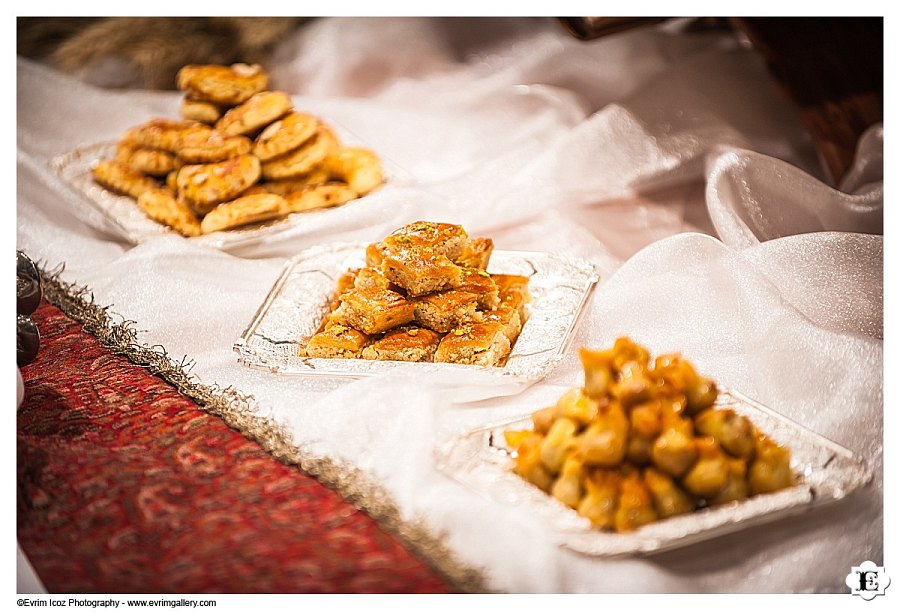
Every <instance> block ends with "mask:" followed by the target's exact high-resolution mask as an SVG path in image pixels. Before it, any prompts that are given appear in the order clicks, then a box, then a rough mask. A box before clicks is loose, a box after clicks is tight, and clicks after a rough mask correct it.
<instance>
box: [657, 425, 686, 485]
mask: <svg viewBox="0 0 900 615" xmlns="http://www.w3.org/2000/svg"><path fill="white" fill-rule="evenodd" d="M650 458H651V459H652V460H653V463H654V464H655V465H656V467H657V468H659V469H660V470H662V471H663V472H665V473H666V474H668V475H669V476H674V477H676V478H677V477H679V476H681V475H682V474H684V473H685V472H687V471H688V469H689V468H690V467H691V466H692V465H694V462H695V461H696V460H697V445H696V444H695V442H694V438H693V437H692V436H691V435H690V434H688V433H685V430H684V429H678V428H676V427H669V428H667V429H665V430H664V431H663V432H662V433H661V434H660V435H659V437H658V438H656V440H654V442H653V447H652V449H651V451H650Z"/></svg>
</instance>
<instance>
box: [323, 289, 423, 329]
mask: <svg viewBox="0 0 900 615" xmlns="http://www.w3.org/2000/svg"><path fill="white" fill-rule="evenodd" d="M334 316H335V318H336V319H337V320H338V321H339V322H341V323H342V324H344V325H347V326H349V327H353V328H354V329H359V330H360V331H362V332H363V333H367V334H369V335H372V334H375V333H382V332H384V331H387V330H388V329H392V328H393V327H399V326H400V325H405V324H407V323H409V322H411V321H412V319H413V317H414V316H415V310H414V308H413V305H412V303H410V302H409V301H407V300H406V298H405V297H404V296H403V295H400V294H398V293H395V292H393V291H390V290H377V289H370V288H355V289H353V290H351V291H349V292H347V293H345V294H344V295H343V296H342V297H341V306H340V307H339V308H338V309H337V311H335V313H334Z"/></svg>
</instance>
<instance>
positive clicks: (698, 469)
mask: <svg viewBox="0 0 900 615" xmlns="http://www.w3.org/2000/svg"><path fill="white" fill-rule="evenodd" d="M696 443H697V455H698V456H697V463H695V464H694V466H693V467H692V468H691V469H690V470H688V472H687V474H685V475H684V477H683V478H682V480H681V482H682V484H683V485H684V486H685V488H686V489H687V490H688V491H690V492H691V493H693V494H694V495H697V496H700V497H704V498H711V497H713V496H715V495H716V494H717V493H718V492H719V491H721V490H722V488H723V487H724V486H725V482H726V481H727V480H728V461H727V459H726V458H725V453H723V452H722V449H721V448H720V447H719V444H718V442H716V439H715V438H711V437H709V436H705V437H703V438H697V439H696Z"/></svg>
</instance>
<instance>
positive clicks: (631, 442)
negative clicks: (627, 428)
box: [625, 430, 655, 466]
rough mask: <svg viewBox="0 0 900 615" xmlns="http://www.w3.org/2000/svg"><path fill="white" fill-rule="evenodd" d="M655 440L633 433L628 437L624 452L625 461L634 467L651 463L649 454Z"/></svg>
mask: <svg viewBox="0 0 900 615" xmlns="http://www.w3.org/2000/svg"><path fill="white" fill-rule="evenodd" d="M654 439H655V438H648V437H646V436H641V435H639V434H636V433H634V431H633V430H632V432H631V435H630V436H629V437H628V448H627V450H626V451H625V459H627V460H628V461H629V462H630V463H632V464H634V465H636V466H645V465H647V464H648V463H650V462H651V461H652V456H651V452H652V451H653V441H654Z"/></svg>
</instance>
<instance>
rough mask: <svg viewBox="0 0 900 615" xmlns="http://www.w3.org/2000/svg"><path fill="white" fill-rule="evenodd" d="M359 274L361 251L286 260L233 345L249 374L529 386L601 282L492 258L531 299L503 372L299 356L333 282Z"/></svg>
mask: <svg viewBox="0 0 900 615" xmlns="http://www.w3.org/2000/svg"><path fill="white" fill-rule="evenodd" d="M363 266H365V244H359V243H352V244H346V243H345V244H333V245H328V246H320V247H317V248H311V249H309V250H306V251H305V252H302V253H301V254H299V255H297V256H295V257H294V258H292V259H290V260H288V261H287V263H285V265H284V268H283V269H282V272H281V275H280V276H279V277H278V280H277V281H276V282H275V284H274V286H273V287H272V289H271V290H270V291H269V294H268V296H267V297H266V299H265V300H264V301H263V303H262V305H261V306H260V308H259V310H258V311H257V313H256V315H255V316H254V318H253V320H252V321H251V323H250V324H249V326H248V327H247V329H246V331H244V334H243V335H242V336H241V337H240V338H239V339H238V340H237V341H236V342H235V344H234V350H235V352H237V353H238V356H239V357H240V360H241V361H242V362H243V363H245V364H247V365H250V366H252V367H261V368H265V369H270V370H272V371H275V372H279V373H284V374H319V375H325V376H349V377H362V376H371V375H376V374H379V373H382V372H383V371H384V370H385V369H387V368H396V367H397V366H401V365H402V366H406V368H408V369H414V370H417V372H418V373H421V372H422V371H442V372H448V371H454V370H462V371H463V372H467V371H468V372H469V373H471V371H472V370H478V371H484V372H487V373H491V374H494V375H499V376H504V377H509V378H512V379H515V380H517V381H521V382H534V381H535V380H538V379H540V378H541V377H542V376H543V375H545V374H546V373H547V372H549V371H550V369H552V368H553V367H554V366H555V365H556V364H557V363H558V361H559V359H560V358H561V357H562V355H563V353H564V352H565V350H566V348H567V346H568V344H569V341H570V340H571V337H572V334H573V333H574V331H575V328H576V326H577V324H578V321H579V318H580V316H581V314H582V312H583V309H584V306H585V304H586V302H587V300H588V298H589V297H590V294H591V291H592V290H593V288H594V286H595V285H596V283H597V281H598V279H599V278H598V275H597V272H596V270H595V268H594V266H593V265H591V264H590V263H588V262H587V261H583V260H580V259H575V258H569V257H564V256H558V255H553V254H546V253H541V252H514V251H504V250H495V251H494V253H493V255H492V256H491V261H490V266H489V267H488V271H489V272H491V273H507V274H517V275H526V276H528V277H529V286H528V287H529V291H530V293H531V296H532V300H531V303H529V305H528V309H529V317H528V320H527V321H526V322H525V325H524V327H523V328H522V333H521V334H520V335H519V338H518V339H517V340H516V343H515V345H514V346H513V348H512V351H511V352H510V355H509V358H508V360H507V361H506V365H505V366H503V367H481V366H478V365H456V364H452V363H402V362H398V361H369V360H366V359H320V358H307V357H302V356H300V350H301V349H302V348H303V347H304V346H305V345H306V342H307V341H308V340H309V338H310V337H312V335H314V334H315V332H316V330H317V329H318V328H319V325H320V324H321V322H322V319H323V318H324V317H325V315H326V314H327V313H328V307H329V303H330V302H331V296H332V293H333V292H334V289H335V287H336V284H337V280H338V277H340V275H341V274H342V273H344V272H345V271H346V270H347V269H349V268H351V267H363Z"/></svg>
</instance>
